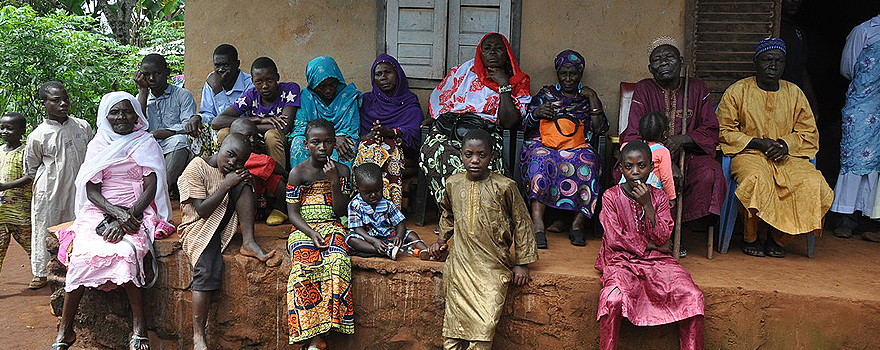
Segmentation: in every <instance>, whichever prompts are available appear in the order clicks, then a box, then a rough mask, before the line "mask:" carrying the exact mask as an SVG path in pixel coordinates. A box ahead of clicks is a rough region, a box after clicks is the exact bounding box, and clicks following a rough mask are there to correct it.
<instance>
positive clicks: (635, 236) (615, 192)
mask: <svg viewBox="0 0 880 350" xmlns="http://www.w3.org/2000/svg"><path fill="white" fill-rule="evenodd" d="M653 169H654V164H653V162H652V161H651V148H650V147H649V146H648V144H646V143H645V142H643V141H632V142H630V143H628V144H627V145H626V146H624V147H623V149H622V150H621V151H620V171H621V172H622V173H623V177H624V179H625V180H626V181H625V182H623V183H621V184H619V185H616V186H614V187H611V188H609V189H608V190H606V191H605V194H603V195H602V211H601V212H599V221H600V222H602V227H604V228H605V235H604V236H603V237H602V247H601V248H600V249H599V256H598V257H597V258H596V270H599V272H600V273H601V274H602V279H601V281H602V290H601V291H600V292H599V307H598V309H599V312H598V315H597V318H598V319H599V349H602V350H610V349H615V348H616V347H617V342H618V338H619V337H618V335H619V334H620V321H621V319H622V318H623V317H626V318H627V319H628V320H629V321H630V322H632V324H634V325H636V326H657V325H661V324H667V323H672V322H678V332H679V344H680V347H681V349H689V350H693V349H702V348H703V305H704V304H703V292H702V291H701V290H700V288H699V287H697V285H696V284H694V280H693V279H691V275H690V274H689V273H688V272H687V270H685V269H684V268H683V267H681V265H679V264H678V263H677V262H676V261H675V259H673V258H672V256H671V255H670V254H671V252H670V251H671V249H670V246H671V243H672V242H671V240H670V239H669V236H670V233H672V226H674V223H673V221H672V215H671V214H670V213H669V199H668V198H667V196H666V193H665V192H663V190H661V189H658V188H656V187H654V186H650V185H647V184H646V180H647V179H648V175H649V174H650V173H651V171H652V170H653Z"/></svg>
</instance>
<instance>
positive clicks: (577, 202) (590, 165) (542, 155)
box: [520, 137, 601, 218]
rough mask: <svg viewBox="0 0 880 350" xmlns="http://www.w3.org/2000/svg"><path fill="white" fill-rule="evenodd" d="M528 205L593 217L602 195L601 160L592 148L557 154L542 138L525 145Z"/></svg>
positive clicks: (526, 142)
mask: <svg viewBox="0 0 880 350" xmlns="http://www.w3.org/2000/svg"><path fill="white" fill-rule="evenodd" d="M520 159H521V160H522V162H521V167H522V175H523V183H524V184H528V194H527V202H531V201H533V200H536V201H538V202H541V203H543V204H545V205H547V206H549V207H551V208H556V209H563V210H571V211H577V212H580V213H582V214H584V215H586V216H587V217H588V218H589V217H592V216H593V212H594V210H595V209H596V200H597V199H598V194H599V176H600V174H601V171H600V168H599V158H598V157H596V153H595V152H594V151H593V148H592V147H591V146H590V145H589V144H587V147H584V148H579V149H573V150H556V149H552V148H549V147H546V146H544V144H542V143H541V139H540V137H535V138H532V139H528V140H526V141H525V144H524V145H523V150H522V155H521V158H520Z"/></svg>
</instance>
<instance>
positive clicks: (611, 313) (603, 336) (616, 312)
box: [599, 288, 623, 350]
mask: <svg viewBox="0 0 880 350" xmlns="http://www.w3.org/2000/svg"><path fill="white" fill-rule="evenodd" d="M606 303H607V305H605V306H606V307H608V314H606V315H604V316H602V317H601V318H599V349H601V350H613V349H616V348H617V342H618V340H620V338H619V335H620V321H621V319H622V318H623V294H622V293H621V292H620V289H617V288H614V289H612V290H611V292H609V294H608V297H607V298H606ZM599 307H603V305H599Z"/></svg>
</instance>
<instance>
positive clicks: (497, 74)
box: [489, 67, 510, 86]
mask: <svg viewBox="0 0 880 350" xmlns="http://www.w3.org/2000/svg"><path fill="white" fill-rule="evenodd" d="M489 78H490V79H492V80H494V81H495V83H496V84H498V86H504V85H510V75H507V71H506V70H504V69H501V68H492V67H489Z"/></svg>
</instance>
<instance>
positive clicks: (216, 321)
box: [0, 225, 880, 350]
mask: <svg viewBox="0 0 880 350" xmlns="http://www.w3.org/2000/svg"><path fill="white" fill-rule="evenodd" d="M285 229H286V227H282V228H274V229H270V228H268V227H266V226H263V225H260V226H258V236H260V237H259V241H260V243H261V244H263V245H265V246H271V247H274V248H276V249H278V250H279V252H283V251H284V244H285V238H286V234H285V233H284V231H285ZM415 229H416V230H417V232H418V233H419V234H420V235H421V236H422V238H423V239H426V240H427V241H433V240H434V239H435V236H434V235H433V234H432V233H431V231H432V229H433V227H431V226H428V227H415ZM549 240H550V249H549V250H542V251H540V254H541V258H540V260H539V262H537V263H535V264H534V265H533V266H532V274H533V277H534V280H533V282H532V283H531V284H530V285H529V286H526V287H524V288H511V290H510V293H509V295H508V302H507V306H506V310H505V313H504V316H503V318H502V321H501V323H500V324H499V326H498V333H497V335H496V338H495V340H496V342H495V349H496V350H501V349H547V348H567V349H594V348H596V347H597V345H598V327H597V323H596V320H595V315H596V301H597V299H598V298H597V295H598V290H599V288H600V285H599V282H598V277H599V275H598V273H597V272H596V271H595V269H593V262H594V260H595V255H596V251H597V250H598V247H599V240H597V239H591V240H589V241H588V245H587V246H586V247H573V246H571V245H570V244H569V243H568V240H567V239H566V238H565V237H563V235H562V234H550V237H549ZM736 240H737V238H736V237H735V238H734V241H736ZM175 241H176V238H174V237H172V238H171V239H170V240H164V241H161V242H160V243H159V244H158V245H157V249H158V250H159V252H158V255H159V256H160V258H159V262H160V279H159V283H158V285H157V287H155V288H153V289H151V290H150V291H148V292H147V293H146V303H147V306H148V307H147V308H148V310H152V311H150V317H149V319H148V324H149V325H150V327H151V329H152V332H151V339H152V343H153V344H152V345H153V349H178V348H187V347H189V346H191V345H190V341H189V337H190V334H191V333H190V329H191V317H192V316H191V311H190V310H191V305H190V295H191V293H190V291H189V290H188V283H189V281H190V278H191V277H190V272H189V266H188V264H187V262H186V259H185V258H183V255H182V254H181V253H180V251H179V244H177V243H176V242H175ZM453 242H454V241H453ZM685 242H686V243H687V244H688V248H689V251H690V256H689V257H688V258H686V259H684V260H682V264H683V265H684V266H685V267H686V268H687V269H688V270H689V271H690V272H691V274H692V275H693V278H694V280H695V281H696V283H697V284H698V285H699V286H700V287H701V288H702V289H703V291H704V293H705V295H706V348H707V349H722V348H723V349H756V348H761V349H880V343H878V341H877V340H876V336H877V334H880V332H878V331H880V278H878V277H877V271H880V259H878V258H877V256H878V252H880V245H878V244H874V243H869V242H864V241H861V240H858V239H850V240H842V239H838V238H835V237H833V236H831V235H825V236H823V237H821V238H819V239H818V240H817V244H816V257H815V258H813V259H808V258H806V256H805V255H806V244H805V241H804V239H796V240H795V241H794V242H793V243H792V245H791V246H790V247H789V248H788V253H789V254H788V257H786V258H785V259H771V258H752V257H747V256H745V255H743V254H742V253H741V252H740V251H739V245H738V244H737V243H736V242H734V243H733V244H732V246H731V249H730V251H731V252H730V253H728V254H716V255H715V259H714V260H707V259H706V258H705V256H706V246H705V232H695V233H694V234H693V235H691V236H690V237H685ZM239 244H240V240H239V239H237V238H236V239H234V240H233V243H232V244H231V246H230V247H229V248H228V249H227V252H226V254H224V258H225V261H226V271H225V274H226V278H225V281H224V285H223V290H222V291H221V292H220V293H219V295H218V296H219V297H218V299H220V300H219V301H218V302H216V303H214V304H213V305H212V311H211V314H210V319H211V321H210V324H211V326H209V336H210V337H211V339H212V341H211V347H212V348H222V349H241V348H248V349H278V348H294V347H292V346H287V345H286V333H287V328H286V319H285V315H286V311H285V310H286V309H285V306H286V305H285V302H286V300H285V296H284V292H285V288H286V278H287V271H289V264H288V263H287V262H285V263H284V264H283V265H282V266H281V267H279V268H266V267H265V266H264V265H261V264H258V263H257V262H256V260H254V259H248V258H245V257H243V256H240V255H239V254H237V251H238V249H237V247H238V245H239ZM453 244H454V243H453ZM12 245H13V247H10V249H9V256H8V257H7V260H6V263H5V265H6V266H5V267H4V271H3V272H2V274H0V315H2V316H0V344H3V346H2V347H3V348H9V349H47V348H49V345H50V344H51V342H52V339H53V338H54V333H55V332H54V327H55V322H56V319H55V317H53V316H51V315H50V314H49V308H48V307H47V305H48V302H49V300H48V295H49V294H50V293H49V290H48V289H43V290H40V291H36V292H33V291H29V290H27V283H28V282H29V280H30V272H29V271H30V269H29V266H27V260H26V258H25V256H24V252H23V251H22V250H21V248H20V247H18V246H16V245H15V244H12ZM352 261H353V275H354V276H353V279H354V287H353V289H354V293H355V294H354V295H355V303H356V310H355V311H356V322H357V325H356V334H355V335H354V336H348V337H343V336H333V337H331V339H330V344H331V345H332V349H432V350H433V349H439V348H440V347H439V345H440V332H441V327H442V315H443V292H442V283H441V281H442V264H440V263H434V262H423V261H419V260H414V259H412V258H404V259H402V260H400V261H397V262H392V261H390V260H387V259H377V258H373V259H363V258H353V259H352ZM22 265H25V266H22ZM122 294H123V293H115V294H114V293H87V296H86V298H85V299H84V301H83V305H82V307H81V310H82V311H81V314H82V315H81V316H80V317H79V318H78V320H79V322H80V323H79V324H78V325H79V327H78V332H79V335H80V342H79V343H78V344H77V345H80V346H83V345H86V344H87V345H89V346H91V348H94V349H109V348H118V346H119V345H118V344H119V342H120V341H125V340H126V339H127V336H128V328H127V324H128V322H129V320H128V317H129V316H128V314H127V311H126V310H125V307H126V304H127V303H126V300H125V297H124V295H122ZM108 309H110V312H109V313H108V312H107V310H108ZM108 330H112V331H108ZM621 336H622V342H621V344H620V348H621V349H675V348H677V332H676V328H674V327H671V326H661V327H650V328H636V327H633V326H631V325H626V326H624V328H623V330H622V334H621Z"/></svg>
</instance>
